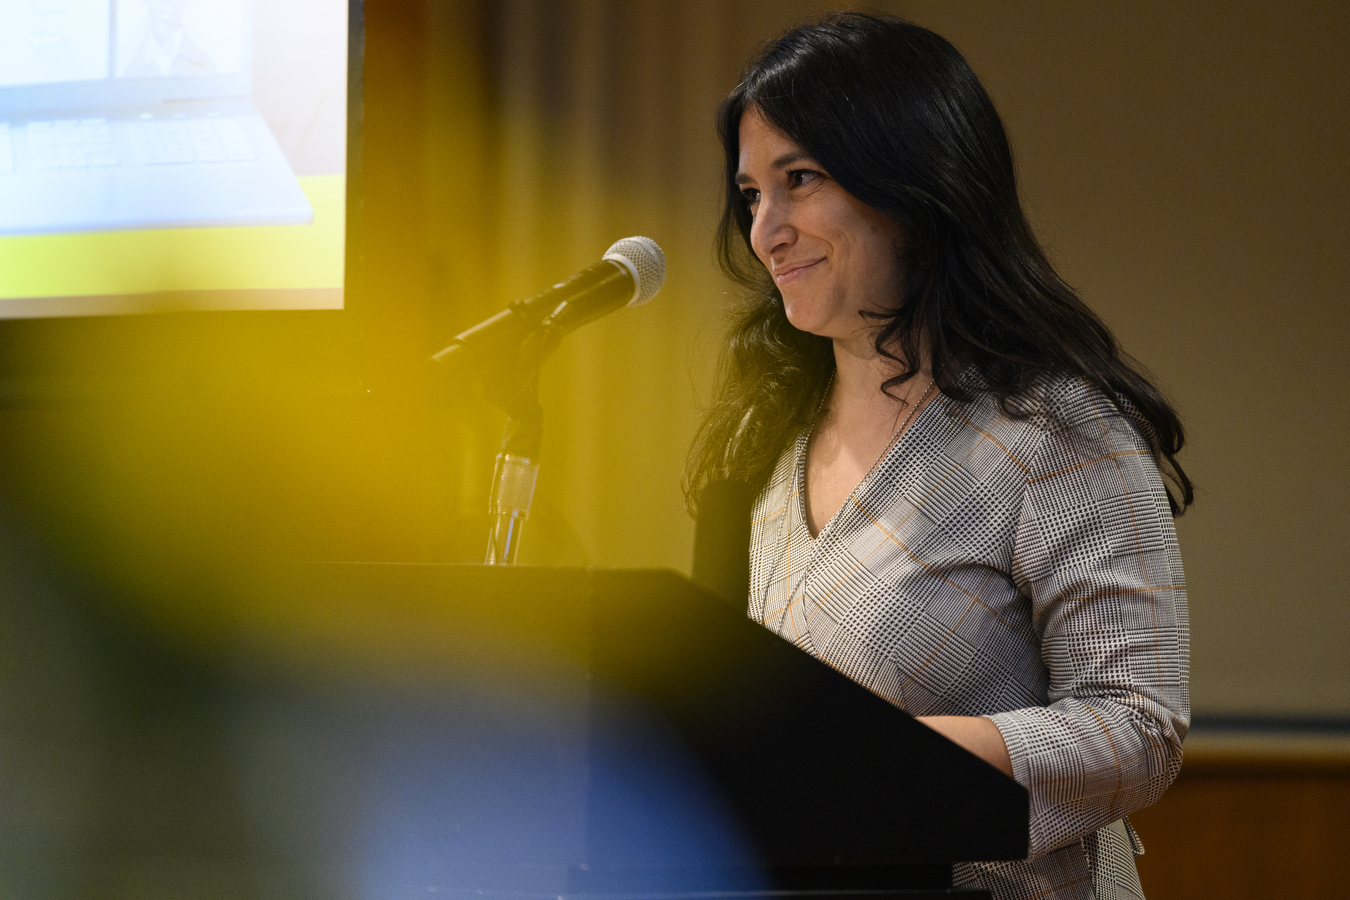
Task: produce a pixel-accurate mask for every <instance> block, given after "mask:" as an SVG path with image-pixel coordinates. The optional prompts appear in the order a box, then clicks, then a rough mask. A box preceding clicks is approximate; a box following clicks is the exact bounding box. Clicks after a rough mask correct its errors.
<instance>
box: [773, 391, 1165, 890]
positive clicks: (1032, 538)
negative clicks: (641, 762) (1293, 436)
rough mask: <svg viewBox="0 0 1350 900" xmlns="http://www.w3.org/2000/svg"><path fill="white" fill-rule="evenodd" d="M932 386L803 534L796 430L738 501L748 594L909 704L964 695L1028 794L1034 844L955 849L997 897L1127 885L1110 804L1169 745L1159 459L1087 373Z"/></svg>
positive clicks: (943, 706)
mask: <svg viewBox="0 0 1350 900" xmlns="http://www.w3.org/2000/svg"><path fill="white" fill-rule="evenodd" d="M962 386H963V387H966V388H968V389H970V390H972V391H974V392H976V393H975V399H974V400H973V401H971V402H969V403H961V402H957V401H956V400H953V399H952V398H950V397H948V396H946V395H939V396H938V397H937V398H935V400H934V402H931V403H929V404H928V405H927V406H926V407H924V409H923V410H921V411H920V413H919V415H918V416H917V417H916V418H915V420H914V422H913V423H911V425H910V427H909V428H908V429H907V430H906V431H905V432H904V433H903V434H902V435H901V436H900V439H899V440H898V441H897V442H896V444H895V445H894V446H893V447H892V448H891V449H890V451H889V452H888V453H887V454H886V456H885V457H884V458H883V459H882V460H881V462H880V463H879V465H878V466H877V468H876V470H875V471H874V472H873V473H872V475H871V476H870V477H869V478H867V479H865V480H864V482H863V483H862V485H860V487H859V489H858V491H857V492H856V493H855V495H854V496H853V497H852V498H851V499H850V500H849V501H848V502H847V503H846V504H845V506H844V508H843V509H841V510H840V511H839V513H838V514H837V515H836V516H835V517H834V519H833V520H831V521H830V522H829V523H828V524H827V525H826V526H825V527H824V529H822V531H821V532H820V534H819V535H818V536H817V538H816V539H814V540H813V539H812V538H811V536H810V534H809V532H808V531H807V528H806V523H805V517H804V515H803V488H804V484H805V455H806V453H805V451H806V443H807V440H808V437H809V435H808V433H806V432H803V433H802V434H801V435H800V436H799V437H798V439H797V441H796V444H795V446H793V447H791V448H789V449H788V450H787V451H786V452H785V453H784V454H783V456H782V458H781V459H780V460H779V461H778V464H777V467H776V468H775V470H774V473H773V476H772V478H771V479H770V481H769V484H768V486H767V487H766V488H765V489H764V491H763V493H762V494H761V495H760V496H759V498H758V499H757V501H756V504H755V511H754V525H753V531H752V538H751V572H750V605H749V615H750V617H751V618H753V619H756V620H758V621H760V622H762V623H764V625H765V626H767V627H768V628H770V629H772V630H773V631H775V632H776V633H778V634H779V635H781V636H782V637H784V638H786V639H788V640H790V641H792V642H793V643H794V644H796V645H797V646H798V647H800V648H802V649H803V650H805V651H807V652H808V653H811V654H813V655H815V656H817V657H818V658H820V659H822V660H824V661H825V662H827V663H829V664H830V665H831V666H833V667H835V668H836V669H838V670H840V671H841V672H843V673H844V674H846V675H848V676H849V677H851V678H853V679H854V680H856V681H858V682H859V683H860V684H862V685H865V686H866V687H867V688H869V689H871V690H872V691H874V692H875V693H877V694H879V695H880V696H882V697H884V698H886V699H887V700H889V701H890V702H891V703H894V704H895V705H896V706H898V707H900V708H901V709H903V710H905V711H906V712H909V713H911V714H913V715H916V716H919V715H978V716H985V717H987V718H989V719H991V720H992V721H993V722H994V724H995V725H997V726H998V728H999V731H1000V732H1002V734H1003V739H1004V741H1006V743H1007V745H1008V752H1009V754H1010V755H1011V757H1012V765H1013V774H1014V777H1015V778H1016V779H1017V781H1018V782H1019V783H1020V784H1022V785H1023V786H1024V787H1025V788H1027V790H1028V791H1029V792H1030V794H1031V835H1030V838H1031V853H1030V856H1029V858H1028V859H1026V860H1023V861H1018V862H1010V863H997V864H986V863H966V864H962V865H960V866H958V867H957V870H956V880H957V883H958V884H964V885H971V886H976V885H978V886H983V887H987V888H989V889H990V890H991V891H992V893H993V896H994V897H996V898H1007V900H1014V898H1015V900H1031V898H1044V900H1049V898H1055V900H1059V898H1092V897H1096V898H1124V897H1139V896H1142V891H1141V889H1140V887H1139V878H1138V874H1137V873H1136V870H1135V865H1134V856H1135V855H1136V854H1139V853H1142V852H1143V848H1142V846H1141V845H1140V843H1139V841H1138V838H1137V837H1136V836H1135V834H1134V831H1133V829H1132V828H1130V826H1129V823H1128V820H1126V819H1125V818H1124V817H1125V816H1126V815H1127V814H1129V813H1130V812H1132V811H1134V810H1137V809H1140V808H1142V807H1144V806H1148V805H1149V804H1151V803H1153V802H1154V801H1156V800H1157V799H1158V797H1159V796H1160V795H1161V794H1162V792H1163V791H1164V790H1165V789H1166V788H1167V786H1168V785H1169V784H1170V783H1171V782H1172V779H1173V778H1174V777H1175V776H1176V773H1177V770H1178V769H1179V768H1180V766H1181V742H1182V739H1183V738H1184V737H1185V735H1186V730H1187V728H1188V726H1189V722H1190V700H1189V692H1188V687H1187V674H1188V668H1189V661H1188V659H1189V634H1188V630H1187V619H1186V591H1185V586H1184V580H1183V576H1182V570H1181V557H1180V554H1179V552H1178V548H1177V539H1176V532H1175V530H1174V529H1173V525H1172V517H1171V514H1170V511H1169V509H1168V504H1167V497H1166V494H1165V493H1164V490H1163V485H1162V480H1161V477H1160V476H1159V473H1158V469H1157V466H1156V465H1155V461H1154V459H1153V457H1152V455H1151V453H1150V451H1149V449H1148V445H1147V444H1146V443H1145V441H1144V440H1143V438H1142V437H1141V436H1140V435H1139V433H1138V432H1137V431H1136V430H1135V428H1134V427H1133V426H1132V425H1131V424H1130V423H1129V422H1128V421H1127V420H1126V419H1125V418H1124V417H1122V416H1121V414H1120V413H1119V411H1117V409H1116V408H1115V407H1114V406H1113V405H1112V404H1111V403H1109V402H1108V401H1107V400H1106V398H1105V397H1103V396H1102V395H1101V394H1100V393H1098V392H1096V391H1095V390H1093V389H1090V388H1089V387H1088V386H1086V385H1085V384H1084V383H1083V382H1082V381H1080V380H1076V379H1069V378H1063V379H1059V380H1055V381H1051V382H1047V383H1046V384H1044V385H1043V386H1042V387H1041V389H1040V390H1038V391H1037V392H1036V402H1035V403H1034V404H1028V405H1027V407H1026V408H1027V409H1031V410H1034V411H1033V412H1031V414H1030V415H1028V416H1027V417H1026V418H1021V419H1014V418H1009V417H1008V416H1007V415H1005V414H1003V413H1002V412H1001V411H1000V410H999V407H998V404H997V403H996V402H995V401H994V400H993V399H992V398H991V397H989V395H988V394H987V393H981V392H980V391H981V390H982V389H983V388H984V387H985V385H984V384H983V382H982V381H981V380H980V377H979V375H978V374H977V373H975V372H974V369H973V367H969V368H968V369H967V371H966V372H965V373H964V374H963V375H962Z"/></svg>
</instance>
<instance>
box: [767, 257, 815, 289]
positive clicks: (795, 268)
mask: <svg viewBox="0 0 1350 900" xmlns="http://www.w3.org/2000/svg"><path fill="white" fill-rule="evenodd" d="M824 261H825V257H823V256H822V257H821V258H820V259H816V260H812V261H811V262H805V263H794V264H792V265H790V266H787V267H786V268H784V269H783V270H782V271H779V272H774V273H773V280H774V283H775V284H777V285H778V286H779V287H782V286H783V285H785V284H789V283H791V282H793V281H796V280H797V279H799V278H801V277H802V276H804V275H805V274H806V273H807V272H809V271H810V270H811V269H813V268H815V267H816V266H818V265H820V264H821V263H822V262H824Z"/></svg>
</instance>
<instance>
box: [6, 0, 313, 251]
mask: <svg viewBox="0 0 1350 900" xmlns="http://www.w3.org/2000/svg"><path fill="white" fill-rule="evenodd" d="M252 16H253V9H252V3H251V0H0V235H2V234H8V235H23V234H45V233H55V232H79V231H116V230H124V229H141V228H173V227H202V226H225V225H298V224H305V223H308V222H310V221H311V220H312V219H313V216H314V212H313V209H312V208H311V206H310V203H309V201H308V200H307V199H306V196H305V193H304V192H303V191H302V190H301V187H300V185H299V183H298V182H297V181H296V178H295V175H294V174H293V173H292V170H291V167H290V165H289V164H288V163H287V161H286V158H285V156H284V155H283V154H282V152H281V149H280V148H279V146H278V145H277V141H276V139H275V137H274V136H273V134H272V132H271V131H270V130H269V128H268V126H267V123H266V122H265V121H264V120H263V118H262V116H261V115H259V113H258V110H257V108H256V107H255V106H254V103H253V99H252V81H253V23H252Z"/></svg>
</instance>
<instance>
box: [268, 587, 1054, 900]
mask: <svg viewBox="0 0 1350 900" xmlns="http://www.w3.org/2000/svg"><path fill="white" fill-rule="evenodd" d="M277 589H278V590H279V591H281V592H282V593H280V594H278V596H279V597H280V596H289V597H291V598H300V596H301V595H302V594H303V595H306V597H305V599H306V602H307V603H308V604H309V605H310V606H311V607H314V608H320V609H322V608H325V607H326V606H331V607H332V608H334V609H344V608H345V609H350V608H356V607H365V608H375V609H379V608H394V607H400V608H402V607H406V606H407V605H408V604H410V603H411V604H414V605H416V606H418V607H419V608H438V609H440V610H441V611H442V613H443V617H444V618H443V621H444V623H445V624H444V625H443V626H442V627H440V628H438V636H437V645H438V646H439V647H440V648H442V650H443V653H444V660H445V661H446V663H447V665H448V666H449V672H450V674H449V675H448V676H446V677H445V679H444V681H443V682H442V683H441V686H440V687H439V688H437V689H438V690H449V691H452V692H459V693H462V694H464V695H465V696H469V695H473V696H475V697H477V698H478V699H477V700H476V701H474V702H472V703H470V704H469V705H468V706H467V707H465V708H466V709H467V708H472V710H474V711H473V712H470V713H464V714H462V716H459V714H457V716H459V717H460V718H462V719H463V720H464V721H465V726H464V728H463V729H462V731H463V732H464V733H465V734H467V735H468V737H466V738H464V740H466V741H467V742H468V743H469V744H471V745H472V749H470V750H467V751H462V752H461V753H460V756H459V759H460V760H461V762H460V763H457V764H456V765H457V767H458V769H457V771H458V773H459V776H458V777H461V778H465V779H467V780H468V781H469V782H474V783H479V784H482V785H484V787H483V788H482V791H481V793H482V794H483V796H484V797H487V798H488V799H486V800H483V801H482V802H478V803H476V805H474V810H475V811H474V812H473V813H472V814H466V815H465V816H464V817H463V821H459V820H457V824H456V826H455V828H456V829H457V830H456V832H455V835H456V836H455V840H457V841H461V842H462V844H461V846H462V847H478V848H480V849H479V850H478V851H473V852H470V851H464V852H463V853H462V854H461V855H462V857H463V858H469V857H472V858H474V859H476V860H479V861H480V862H481V863H482V864H481V865H478V863H477V862H475V863H470V864H469V865H468V866H467V870H466V867H465V866H460V867H459V869H458V870H457V874H456V875H455V877H454V881H455V882H456V883H454V884H447V885H446V889H447V890H470V891H474V890H482V891H488V892H494V893H495V892H506V893H539V894H544V893H547V894H553V895H557V894H571V895H621V894H638V893H667V894H672V893H673V894H690V893H708V892H713V893H728V892H744V891H753V892H760V891H788V892H798V891H806V892H811V893H812V894H813V895H819V894H820V893H821V892H824V893H826V894H835V893H851V892H858V891H865V892H869V893H872V892H882V893H885V894H897V895H898V896H906V897H920V896H945V895H946V894H947V892H948V891H949V890H950V887H951V865H952V863H954V862H957V861H992V860H1010V859H1019V858H1022V857H1024V856H1025V855H1026V852H1027V839H1028V825H1027V822H1028V799H1027V794H1026V791H1025V790H1024V789H1023V788H1022V787H1021V786H1019V785H1017V784H1016V783H1015V782H1013V781H1012V780H1011V779H1009V778H1007V777H1005V776H1004V775H1003V774H1002V773H1000V772H998V771H997V770H996V769H994V768H993V767H991V766H989V765H988V764H986V763H984V762H983V761H981V760H979V759H978V758H976V757H975V756H973V755H971V754H969V753H967V752H966V751H964V750H962V749H961V748H959V747H957V746H956V745H954V744H952V743H951V742H949V741H947V740H946V739H945V738H943V737H941V736H939V735H938V734H936V733H935V732H933V731H931V730H930V729H928V728H926V727H925V726H923V725H921V724H919V723H918V722H916V721H914V720H913V719H912V718H911V717H910V716H908V715H906V714H905V713H903V712H901V711H900V710H897V709H896V708H894V707H893V706H891V705H890V704H888V703H886V702H885V701H883V700H881V699H880V698H878V697H876V696H875V695H873V694H871V693H870V692H869V691H867V690H865V689H863V688H862V687H860V686H858V685H857V684H856V683H854V682H853V681H851V680H850V679H849V678H847V677H845V676H844V675H842V674H840V673H838V672H836V671H834V670H833V669H831V668H830V667H829V666H827V665H825V664H823V663H821V662H819V661H818V660H816V659H814V658H812V657H810V656H809V655H808V654H805V653H803V652H802V651H800V650H798V649H796V648H795V647H793V646H791V645H790V644H788V643H787V642H785V641H783V640H782V639H780V638H778V637H777V636H775V635H773V634H771V633H769V632H768V631H767V630H765V629H763V628H762V627H760V626H758V625H756V624H755V623H753V622H751V621H749V620H748V619H746V618H745V616H744V613H743V612H741V611H740V610H738V609H735V608H733V607H732V606H731V605H729V604H728V603H726V602H725V601H724V600H722V599H720V598H718V597H716V596H714V595H713V594H711V593H709V592H707V591H705V590H703V589H701V588H699V587H697V586H695V585H694V584H692V583H690V582H689V581H687V580H686V579H684V578H682V577H680V576H679V575H677V574H675V573H673V572H668V571H643V570H594V569H545V568H530V567H484V566H401V565H373V564H372V565H365V564H324V565H313V566H305V567H301V568H300V569H299V570H296V571H295V572H293V573H291V575H290V576H289V577H288V578H287V579H286V580H285V583H284V584H283V585H279V586H278V588H277ZM461 746H462V742H461ZM475 761H477V762H475ZM475 765H478V766H479V767H480V768H481V769H482V772H481V774H475V773H474V772H473V767H474V766H475ZM491 798H498V799H495V800H494V799H491ZM446 802H447V803H449V802H450V801H446ZM466 829H467V830H466ZM475 829H478V834H477V836H475V834H474V830H475ZM954 893H956V894H958V895H960V896H973V897H978V896H982V895H983V894H982V892H971V893H967V892H954Z"/></svg>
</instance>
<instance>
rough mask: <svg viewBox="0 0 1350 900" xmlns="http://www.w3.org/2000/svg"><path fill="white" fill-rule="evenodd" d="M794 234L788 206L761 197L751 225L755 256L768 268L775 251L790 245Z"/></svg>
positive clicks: (773, 199) (751, 242) (774, 199)
mask: <svg viewBox="0 0 1350 900" xmlns="http://www.w3.org/2000/svg"><path fill="white" fill-rule="evenodd" d="M793 233H794V232H793V230H792V222H791V210H790V209H788V207H787V204H786V203H784V202H782V201H781V200H777V199H776V198H770V197H765V196H763V195H761V197H760V201H759V207H758V208H757V209H756V210H755V220H754V222H752V223H751V225H750V246H752V247H754V248H755V255H756V256H758V257H759V258H760V259H761V260H762V261H763V262H764V265H766V266H767V265H768V264H769V258H770V257H771V256H772V255H773V251H774V250H775V249H776V248H778V247H780V246H782V245H783V244H785V243H789V242H790V241H791V239H792V235H793Z"/></svg>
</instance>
